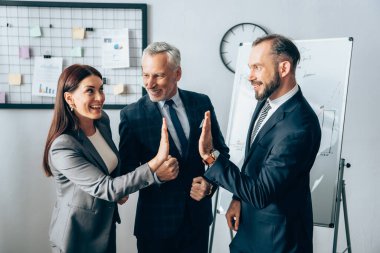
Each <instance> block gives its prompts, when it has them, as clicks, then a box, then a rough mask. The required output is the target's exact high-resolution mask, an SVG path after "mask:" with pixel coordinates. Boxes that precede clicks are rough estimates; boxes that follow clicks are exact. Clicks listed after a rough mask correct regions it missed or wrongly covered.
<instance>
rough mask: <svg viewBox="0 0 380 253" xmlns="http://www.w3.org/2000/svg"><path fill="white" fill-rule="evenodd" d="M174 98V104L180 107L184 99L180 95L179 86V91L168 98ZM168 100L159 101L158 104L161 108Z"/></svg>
mask: <svg viewBox="0 0 380 253" xmlns="http://www.w3.org/2000/svg"><path fill="white" fill-rule="evenodd" d="M170 99H171V100H173V102H174V104H175V105H176V106H177V107H178V106H179V105H180V104H182V100H181V97H180V96H179V92H178V88H177V91H176V93H175V95H174V96H173V97H171V98H169V99H166V100H170ZM166 100H161V101H158V104H159V106H160V108H161V109H163V108H164V105H165V102H166Z"/></svg>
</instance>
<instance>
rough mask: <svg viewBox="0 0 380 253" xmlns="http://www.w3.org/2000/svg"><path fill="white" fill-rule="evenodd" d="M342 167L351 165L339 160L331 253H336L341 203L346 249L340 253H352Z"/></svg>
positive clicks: (342, 159)
mask: <svg viewBox="0 0 380 253" xmlns="http://www.w3.org/2000/svg"><path fill="white" fill-rule="evenodd" d="M344 167H347V168H350V167H351V164H349V163H345V159H344V158H341V159H340V163H339V176H338V177H339V180H338V182H339V183H338V191H337V203H336V208H337V209H336V212H335V226H334V243H333V253H336V247H337V242H338V232H339V213H340V203H341V202H342V203H343V216H344V225H345V230H346V241H347V248H346V249H345V250H344V251H343V252H342V253H344V252H346V251H347V252H348V253H352V250H351V239H350V229H349V225H348V213H347V199H346V183H345V182H344V179H343V172H344Z"/></svg>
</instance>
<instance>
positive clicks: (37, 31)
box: [29, 26, 42, 37]
mask: <svg viewBox="0 0 380 253" xmlns="http://www.w3.org/2000/svg"><path fill="white" fill-rule="evenodd" d="M29 34H30V37H41V35H42V33H41V27H39V26H33V27H30V30H29Z"/></svg>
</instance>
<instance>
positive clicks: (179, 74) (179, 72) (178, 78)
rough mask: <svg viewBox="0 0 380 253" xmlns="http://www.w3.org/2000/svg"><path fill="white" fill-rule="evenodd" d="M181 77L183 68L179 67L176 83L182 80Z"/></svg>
mask: <svg viewBox="0 0 380 253" xmlns="http://www.w3.org/2000/svg"><path fill="white" fill-rule="evenodd" d="M181 77H182V69H181V66H179V67H178V68H177V70H176V81H177V82H178V81H179V80H181Z"/></svg>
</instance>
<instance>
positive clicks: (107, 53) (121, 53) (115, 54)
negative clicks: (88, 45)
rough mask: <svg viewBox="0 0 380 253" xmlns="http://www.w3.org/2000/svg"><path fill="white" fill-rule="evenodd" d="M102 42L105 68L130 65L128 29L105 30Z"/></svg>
mask: <svg viewBox="0 0 380 253" xmlns="http://www.w3.org/2000/svg"><path fill="white" fill-rule="evenodd" d="M102 43H103V44H102V52H103V53H102V60H103V61H102V63H103V68H128V67H129V35H128V29H126V28H125V29H111V30H104V33H103V41H102Z"/></svg>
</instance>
